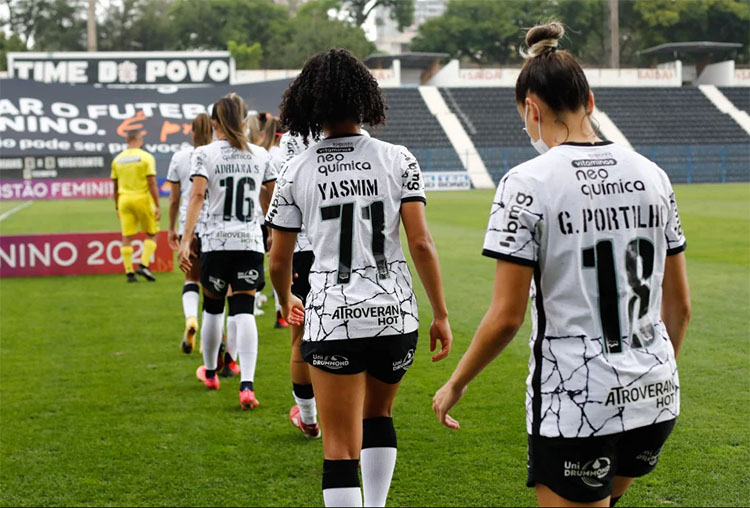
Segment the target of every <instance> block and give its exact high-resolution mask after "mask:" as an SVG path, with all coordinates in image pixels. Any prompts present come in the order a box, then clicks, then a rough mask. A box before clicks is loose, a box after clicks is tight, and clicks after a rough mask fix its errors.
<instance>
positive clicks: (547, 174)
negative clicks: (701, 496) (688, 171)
mask: <svg viewBox="0 0 750 508" xmlns="http://www.w3.org/2000/svg"><path fill="white" fill-rule="evenodd" d="M563 33H564V31H563V27H562V25H560V24H559V23H557V22H552V23H549V24H546V25H541V26H537V27H534V28H532V29H531V30H530V31H529V32H528V34H527V36H526V43H527V45H528V47H529V49H528V56H527V61H526V64H525V65H524V67H523V69H522V71H521V73H520V75H519V76H518V81H517V82H516V106H517V108H518V112H519V114H520V115H521V118H522V119H523V120H524V124H525V127H526V132H527V133H528V135H529V137H530V139H531V144H532V145H533V146H534V148H536V149H537V151H539V153H540V154H542V155H540V156H539V157H536V158H535V159H532V160H530V161H528V162H525V163H523V164H521V165H519V166H517V167H515V168H513V169H511V170H510V171H509V172H508V174H506V175H505V176H504V177H503V179H502V180H501V181H500V184H499V186H498V189H497V193H496V195H495V200H494V202H493V205H492V212H491V214H490V221H489V227H488V230H487V236H486V237H485V243H484V251H483V254H484V255H486V256H489V257H492V258H496V259H497V260H498V261H497V268H496V271H495V290H494V295H493V298H492V302H491V304H490V308H489V310H488V311H487V314H486V315H485V317H484V319H483V320H482V322H481V324H480V325H479V328H478V330H477V332H476V334H475V336H474V339H473V341H472V343H471V346H470V347H469V350H468V351H467V352H466V354H465V355H464V357H463V358H462V359H461V362H460V363H459V365H458V367H457V368H456V370H455V372H454V373H453V375H452V377H451V378H450V380H449V381H448V382H447V383H446V384H445V386H443V387H442V388H441V389H440V390H439V391H438V392H437V393H436V394H435V397H434V401H433V409H434V410H435V413H436V414H437V416H438V419H439V420H440V421H441V422H442V423H443V424H444V425H446V426H448V427H450V428H454V429H458V428H459V425H458V422H457V421H456V420H454V419H453V418H451V417H450V416H449V415H448V411H449V410H450V409H451V408H452V407H453V406H454V405H455V404H456V403H457V402H458V401H459V399H460V398H461V396H462V395H463V394H464V393H465V391H466V386H467V385H468V383H469V382H470V381H471V380H472V379H473V378H474V377H476V376H477V375H478V374H479V372H481V371H482V369H484V367H486V366H487V365H488V364H489V363H490V362H491V361H492V360H493V359H494V358H495V357H496V356H497V355H498V354H500V352H501V351H502V350H503V349H504V348H505V347H506V346H507V345H508V343H509V342H510V341H511V340H512V339H513V336H514V335H515V334H516V332H517V330H518V328H519V327H520V326H521V323H522V322H523V319H524V313H525V310H526V301H527V295H528V294H529V288H531V299H532V303H533V307H532V317H533V332H532V336H531V340H530V348H531V358H530V360H529V371H530V372H529V377H528V378H527V392H526V393H527V394H526V413H527V417H526V426H527V431H528V434H529V440H528V442H529V454H528V460H529V464H528V483H527V485H528V486H530V487H531V486H536V493H537V499H538V501H539V504H540V505H542V506H574V505H581V504H586V505H587V506H589V505H590V506H609V505H610V504H611V505H612V506H614V504H615V503H616V502H617V500H618V499H619V498H620V496H622V495H623V494H624V493H625V491H626V490H627V489H628V487H629V486H630V485H631V484H632V483H633V478H635V477H639V476H643V475H645V474H647V473H649V472H651V471H652V470H653V469H654V467H655V466H656V463H657V461H658V458H659V453H660V452H661V449H662V446H663V445H664V443H665V441H666V439H667V437H668V436H669V433H670V432H671V430H672V428H673V427H674V424H675V419H676V418H677V415H678V413H679V409H680V405H679V395H680V392H679V379H678V376H677V364H676V362H675V358H676V356H677V353H679V350H680V346H681V345H682V341H683V338H684V337H685V331H686V329H687V325H688V321H689V316H690V296H689V290H688V281H687V274H686V270H685V255H684V254H683V253H682V252H683V251H684V250H685V237H684V236H683V233H682V228H681V227H680V219H679V216H678V214H677V205H676V203H675V197H674V192H673V191H672V186H671V185H670V183H669V179H668V178H667V175H666V174H665V173H664V171H662V170H661V169H660V168H659V167H658V166H656V165H655V164H653V163H652V162H650V161H648V160H647V159H645V158H644V157H642V156H641V155H639V154H637V153H635V152H633V151H631V150H627V149H625V148H623V147H621V146H617V145H615V144H613V143H612V142H610V141H602V140H601V139H599V137H597V134H596V131H595V130H594V128H593V127H592V125H591V121H590V115H591V112H592V110H593V109H594V95H593V94H592V93H591V90H590V89H589V85H588V83H587V81H586V76H585V75H584V73H583V70H582V69H581V67H580V66H579V64H578V63H577V62H576V60H575V58H573V56H571V55H570V53H568V52H567V51H559V50H557V44H558V40H559V39H560V38H561V37H562V36H563ZM532 279H533V282H532Z"/></svg>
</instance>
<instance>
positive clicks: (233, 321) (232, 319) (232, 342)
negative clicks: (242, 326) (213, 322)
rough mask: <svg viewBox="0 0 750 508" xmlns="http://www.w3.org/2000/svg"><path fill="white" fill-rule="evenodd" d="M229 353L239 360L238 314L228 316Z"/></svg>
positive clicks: (233, 358)
mask: <svg viewBox="0 0 750 508" xmlns="http://www.w3.org/2000/svg"><path fill="white" fill-rule="evenodd" d="M227 353H229V356H231V357H232V360H235V361H236V360H237V316H232V315H229V316H227Z"/></svg>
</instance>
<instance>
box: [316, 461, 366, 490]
mask: <svg viewBox="0 0 750 508" xmlns="http://www.w3.org/2000/svg"><path fill="white" fill-rule="evenodd" d="M358 466H359V460H358V459H353V460H328V459H325V460H324V461H323V490H325V489H338V488H346V487H359V471H358V469H357V468H358Z"/></svg>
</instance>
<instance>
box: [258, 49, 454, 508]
mask: <svg viewBox="0 0 750 508" xmlns="http://www.w3.org/2000/svg"><path fill="white" fill-rule="evenodd" d="M384 119H385V106H384V103H383V97H382V93H381V91H380V88H378V84H377V81H376V80H375V79H374V78H373V77H372V74H371V73H370V72H369V70H368V69H367V68H366V67H365V66H364V65H363V64H362V62H360V61H359V60H357V59H356V58H355V57H353V56H352V55H351V54H350V53H349V52H348V51H346V50H343V49H332V50H329V51H327V52H325V53H321V54H319V55H316V56H314V57H312V58H311V59H310V60H308V62H307V63H306V64H305V67H304V68H303V70H302V72H301V74H300V75H299V76H298V77H297V79H296V80H295V81H294V82H293V83H292V84H291V85H290V87H289V88H288V89H287V90H286V92H285V93H284V97H283V99H282V105H281V120H282V122H283V123H284V124H285V125H287V126H288V127H289V130H290V131H291V132H292V134H300V133H304V134H305V135H308V133H310V134H311V135H312V136H313V137H315V136H317V135H319V134H320V132H321V131H324V133H325V135H326V138H325V139H323V140H321V141H320V142H318V143H316V144H313V145H312V146H310V147H309V148H308V149H307V150H305V151H304V152H303V153H302V154H300V155H299V156H297V157H296V158H294V159H292V160H291V161H290V162H289V163H288V164H287V165H286V166H285V168H284V170H283V171H282V174H281V175H280V177H279V181H278V185H277V188H276V191H275V193H274V196H273V199H272V202H271V208H270V210H269V212H268V215H267V216H266V222H267V224H268V226H269V227H271V228H275V229H276V231H275V232H274V242H273V245H272V247H271V261H270V273H271V280H272V281H273V284H274V287H275V288H276V291H277V292H278V294H279V300H280V302H281V305H282V312H283V313H284V316H285V317H286V318H287V320H289V321H290V323H291V324H294V325H301V324H303V321H304V337H303V341H302V346H301V353H302V357H303V358H304V359H305V360H306V361H307V362H308V363H309V364H310V365H311V367H310V368H309V370H310V377H311V379H312V384H313V387H314V389H315V399H316V401H317V404H318V410H319V411H320V415H321V424H322V431H323V452H324V455H325V461H324V463H323V498H324V501H325V504H326V506H362V491H361V490H360V483H359V474H358V468H357V465H358V463H359V462H360V452H361V469H362V480H363V484H364V485H363V486H364V503H365V505H367V506H385V501H386V497H387V494H388V490H389V488H390V482H391V477H392V474H393V468H394V466H395V463H396V431H395V428H394V426H393V419H392V409H393V401H394V399H395V396H396V392H397V390H398V386H399V383H400V381H401V378H402V377H403V375H404V374H405V372H406V370H407V369H408V368H409V367H410V366H411V364H412V362H413V361H414V358H415V355H414V353H415V350H416V345H417V330H418V328H419V322H418V313H417V301H416V298H415V296H414V291H413V287H412V280H411V274H410V273H409V268H408V265H407V263H406V260H405V259H404V254H403V252H402V250H401V241H400V238H399V224H400V222H401V221H402V220H403V222H404V229H405V230H406V236H407V239H408V242H409V248H410V251H411V254H412V258H413V260H414V264H415V265H416V267H417V271H418V272H419V275H420V278H421V279H422V282H423V284H424V286H425V290H426V292H427V295H428V296H429V299H430V304H431V305H432V310H433V316H434V320H433V323H432V325H431V327H430V339H431V342H432V347H433V350H434V348H435V346H436V345H437V344H436V343H437V341H440V342H441V344H442V348H441V351H440V353H439V354H437V355H435V356H434V357H433V360H439V359H442V358H444V357H445V356H446V355H447V354H448V351H449V349H450V344H451V339H452V336H451V331H450V325H449V323H448V317H447V315H448V314H447V310H446V306H445V301H444V299H443V293H442V282H441V276H440V268H439V264H438V259H437V252H436V250H435V246H434V243H433V241H432V237H431V236H430V233H429V230H428V228H427V222H426V219H425V209H424V204H425V194H424V185H423V181H422V175H421V172H420V169H419V164H418V163H417V161H416V159H415V158H414V157H413V156H412V155H411V154H410V153H409V151H408V150H407V149H406V148H404V147H403V146H396V145H391V144H389V143H385V142H383V141H379V140H376V139H372V138H368V137H365V136H363V135H361V134H360V124H361V123H363V122H366V123H369V124H371V125H377V124H379V123H382V122H383V120H384ZM303 224H304V226H305V228H306V230H307V233H308V239H309V240H310V242H312V249H313V252H314V255H315V260H314V263H313V266H312V269H311V270H310V277H309V283H310V291H309V293H308V295H307V303H306V305H305V306H304V307H303V305H302V302H301V300H300V299H299V298H298V297H295V296H293V295H292V280H293V278H292V277H293V276H292V258H293V251H294V245H295V241H296V238H297V233H298V232H299V231H300V229H301V227H302V225H303Z"/></svg>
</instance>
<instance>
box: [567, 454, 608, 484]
mask: <svg viewBox="0 0 750 508" xmlns="http://www.w3.org/2000/svg"><path fill="white" fill-rule="evenodd" d="M611 467H612V463H611V462H610V460H609V459H608V458H607V457H599V458H598V459H594V460H590V461H588V462H586V463H585V464H584V465H583V466H581V463H580V462H572V461H568V460H566V461H565V464H564V466H563V472H564V476H565V477H566V478H568V477H571V476H573V477H578V478H580V479H581V481H582V482H583V483H585V484H586V485H588V486H589V487H595V488H598V487H602V486H604V483H602V480H604V479H605V478H606V477H607V475H608V474H609V470H610V468H611Z"/></svg>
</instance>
